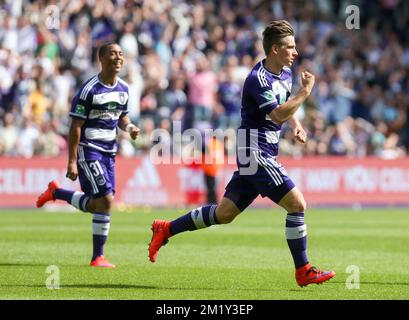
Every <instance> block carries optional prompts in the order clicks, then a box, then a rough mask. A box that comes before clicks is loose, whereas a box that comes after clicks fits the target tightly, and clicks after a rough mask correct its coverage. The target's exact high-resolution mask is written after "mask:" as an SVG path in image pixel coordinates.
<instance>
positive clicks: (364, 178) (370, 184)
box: [344, 166, 379, 193]
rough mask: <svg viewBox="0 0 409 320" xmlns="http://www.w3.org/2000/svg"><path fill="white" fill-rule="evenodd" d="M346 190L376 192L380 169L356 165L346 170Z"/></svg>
mask: <svg viewBox="0 0 409 320" xmlns="http://www.w3.org/2000/svg"><path fill="white" fill-rule="evenodd" d="M344 177H345V181H344V182H345V183H344V186H345V191H347V192H357V193H360V192H374V191H375V190H376V189H377V187H378V181H379V179H378V169H377V168H365V167H363V166H356V167H352V168H347V169H346V170H345V175H344Z"/></svg>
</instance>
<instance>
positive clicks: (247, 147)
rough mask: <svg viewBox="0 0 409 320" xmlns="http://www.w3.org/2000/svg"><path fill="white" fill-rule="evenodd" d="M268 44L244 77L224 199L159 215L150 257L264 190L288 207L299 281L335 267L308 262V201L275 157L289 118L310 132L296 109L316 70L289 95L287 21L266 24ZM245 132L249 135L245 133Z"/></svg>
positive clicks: (321, 277)
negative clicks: (179, 213)
mask: <svg viewBox="0 0 409 320" xmlns="http://www.w3.org/2000/svg"><path fill="white" fill-rule="evenodd" d="M263 48H264V51H265V53H266V58H265V59H264V60H262V61H260V62H259V63H257V65H256V66H255V67H254V68H253V69H252V70H251V72H250V74H249V75H248V77H247V79H246V81H245V83H244V87H243V94H242V110H241V117H242V122H241V126H240V128H239V135H238V139H237V140H238V145H237V155H238V156H237V165H238V170H237V171H235V172H234V174H233V177H232V179H231V180H230V182H229V183H228V185H227V186H226V191H225V194H224V197H223V199H222V201H221V202H220V204H219V205H207V206H203V207H200V208H197V209H194V210H192V211H191V212H189V213H187V214H186V215H183V216H181V217H179V218H178V219H175V220H173V221H165V220H155V221H154V222H153V224H152V232H153V235H152V240H151V242H150V244H149V258H150V261H151V262H155V261H156V258H157V255H158V250H159V249H160V248H161V246H163V245H165V244H166V243H167V242H168V239H169V238H170V237H172V236H174V235H176V234H178V233H180V232H184V231H188V230H189V231H193V230H197V229H201V228H206V227H209V226H211V225H213V224H226V223H230V222H232V221H233V219H234V218H235V217H236V216H237V215H239V214H240V213H241V212H243V211H244V210H245V209H246V208H247V207H248V206H249V205H250V204H251V203H252V202H253V201H254V199H256V197H257V196H258V195H261V196H262V197H268V198H270V199H271V200H272V201H274V202H275V203H277V204H278V205H280V206H281V207H282V208H284V209H285V210H286V211H287V217H286V230H285V234H286V238H287V243H288V246H289V249H290V251H291V255H292V257H293V260H294V264H295V278H296V281H297V283H298V285H299V286H301V287H303V286H306V285H309V284H311V283H322V282H324V281H327V280H329V279H330V278H332V277H334V276H335V272H333V271H321V270H319V269H318V268H316V267H313V266H312V265H311V264H310V263H309V260H308V258H307V253H306V249H307V228H306V225H305V223H304V212H305V209H306V202H305V200H304V197H303V195H302V193H301V192H300V190H299V189H298V188H297V187H296V186H295V185H294V183H293V182H292V181H291V179H290V178H289V177H288V176H287V173H286V171H285V170H284V168H283V167H282V165H281V164H280V163H278V162H277V160H276V157H277V152H278V140H279V136H280V129H281V126H282V124H283V123H284V122H286V121H288V122H289V123H290V125H291V126H292V127H293V130H294V135H295V138H296V140H298V141H299V142H301V143H305V141H306V133H305V131H304V130H303V128H302V126H301V124H300V123H299V121H298V120H297V118H296V117H295V116H294V115H295V113H296V112H297V110H298V108H299V107H300V105H301V104H302V103H303V101H304V100H305V99H306V98H307V97H308V96H309V95H310V93H311V90H312V88H313V85H314V80H315V79H314V76H313V75H312V74H311V73H309V72H307V71H304V72H302V73H301V89H300V90H299V92H298V93H297V94H295V95H294V97H292V99H290V100H288V98H289V96H290V91H291V86H292V75H291V70H290V69H289V67H291V65H292V64H293V61H294V60H295V59H296V58H297V56H298V53H297V50H296V47H295V39H294V30H293V28H292V26H291V25H290V24H289V23H288V22H287V21H285V20H280V21H273V22H272V23H270V24H269V25H268V26H267V27H266V28H265V30H264V31H263ZM243 132H244V133H245V139H241V138H240V136H241V135H240V133H243ZM252 168H253V170H251V169H252Z"/></svg>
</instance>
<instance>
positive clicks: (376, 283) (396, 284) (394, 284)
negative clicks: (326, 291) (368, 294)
mask: <svg viewBox="0 0 409 320" xmlns="http://www.w3.org/2000/svg"><path fill="white" fill-rule="evenodd" d="M330 283H341V284H344V285H345V281H331V282H330ZM359 284H373V285H380V286H409V282H384V281H360V282H359Z"/></svg>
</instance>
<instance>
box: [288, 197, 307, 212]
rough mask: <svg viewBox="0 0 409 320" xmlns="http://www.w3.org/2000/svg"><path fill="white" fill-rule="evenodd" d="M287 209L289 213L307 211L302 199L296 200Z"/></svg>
mask: <svg viewBox="0 0 409 320" xmlns="http://www.w3.org/2000/svg"><path fill="white" fill-rule="evenodd" d="M289 209H290V210H289V211H291V212H305V211H306V210H307V203H306V202H305V200H304V199H297V200H295V201H294V202H293V203H291V204H290V208H289Z"/></svg>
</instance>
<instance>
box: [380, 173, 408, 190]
mask: <svg viewBox="0 0 409 320" xmlns="http://www.w3.org/2000/svg"><path fill="white" fill-rule="evenodd" d="M379 190H380V191H382V192H409V170H408V169H402V168H382V169H381V170H380V173H379Z"/></svg>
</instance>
